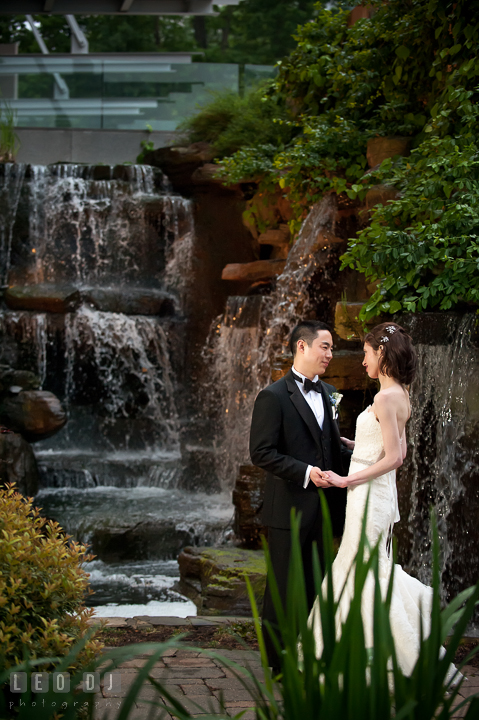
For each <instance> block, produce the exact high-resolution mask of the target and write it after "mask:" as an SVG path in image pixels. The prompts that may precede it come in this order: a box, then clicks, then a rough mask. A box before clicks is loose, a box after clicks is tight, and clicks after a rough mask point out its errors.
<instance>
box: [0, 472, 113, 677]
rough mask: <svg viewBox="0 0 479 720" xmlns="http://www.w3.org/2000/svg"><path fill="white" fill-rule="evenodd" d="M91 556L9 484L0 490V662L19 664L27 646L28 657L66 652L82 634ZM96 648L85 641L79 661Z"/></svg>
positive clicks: (94, 643) (97, 646)
mask: <svg viewBox="0 0 479 720" xmlns="http://www.w3.org/2000/svg"><path fill="white" fill-rule="evenodd" d="M90 557H91V556H88V555H87V554H86V550H85V547H83V546H82V545H79V544H78V543H76V542H73V541H71V540H70V539H69V537H68V536H65V535H63V533H62V531H61V528H60V527H59V525H58V524H57V523H55V522H51V521H47V520H45V518H42V517H41V515H40V511H39V509H38V508H34V507H33V506H32V501H31V499H26V498H24V497H23V496H22V495H20V493H18V492H16V491H15V488H14V486H13V485H9V486H7V487H6V488H1V489H0V667H2V668H9V667H12V666H14V665H16V664H18V663H20V662H21V661H22V659H23V656H24V652H25V650H26V649H27V648H28V652H29V655H30V658H31V659H36V658H42V657H46V656H48V655H54V656H55V655H58V656H66V655H67V654H68V652H69V650H70V648H71V647H72V645H74V644H75V642H76V641H77V640H78V639H79V638H81V637H82V636H83V635H85V633H86V632H87V630H88V618H89V617H90V616H91V612H92V611H91V610H88V609H87V608H86V607H85V605H84V596H85V592H86V588H87V585H88V580H87V578H88V575H87V573H86V572H85V571H84V570H83V569H82V563H83V562H85V561H86V560H88V559H89V558H90ZM100 647H101V646H100V644H99V643H98V642H97V641H95V640H94V639H91V640H89V642H88V643H86V644H85V645H84V647H83V650H82V653H81V655H79V656H78V658H77V659H78V662H86V661H87V660H89V659H90V658H91V657H92V656H94V654H95V653H98V651H99V649H100Z"/></svg>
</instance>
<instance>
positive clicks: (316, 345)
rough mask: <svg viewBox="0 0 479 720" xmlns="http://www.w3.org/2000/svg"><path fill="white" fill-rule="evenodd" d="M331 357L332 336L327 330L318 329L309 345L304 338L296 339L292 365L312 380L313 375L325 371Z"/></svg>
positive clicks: (321, 373)
mask: <svg viewBox="0 0 479 720" xmlns="http://www.w3.org/2000/svg"><path fill="white" fill-rule="evenodd" d="M332 357H333V338H332V337H331V333H330V332H329V331H328V330H318V332H317V334H316V337H315V339H314V340H313V342H312V343H311V345H308V344H307V343H306V342H304V340H299V341H298V351H297V353H296V356H295V358H294V365H295V367H296V369H297V370H299V372H301V373H303V375H306V377H309V378H310V379H311V380H312V379H313V378H314V376H315V375H323V374H324V373H325V372H326V368H327V367H328V365H329V363H330V362H331V359H332ZM299 366H301V367H299ZM301 368H302V369H301Z"/></svg>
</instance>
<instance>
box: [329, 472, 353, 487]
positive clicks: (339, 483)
mask: <svg viewBox="0 0 479 720" xmlns="http://www.w3.org/2000/svg"><path fill="white" fill-rule="evenodd" d="M326 475H327V476H328V481H329V482H330V483H331V485H334V487H339V488H345V487H347V486H348V478H347V477H341V475H338V474H337V473H335V472H333V471H332V470H328V471H327V473H326Z"/></svg>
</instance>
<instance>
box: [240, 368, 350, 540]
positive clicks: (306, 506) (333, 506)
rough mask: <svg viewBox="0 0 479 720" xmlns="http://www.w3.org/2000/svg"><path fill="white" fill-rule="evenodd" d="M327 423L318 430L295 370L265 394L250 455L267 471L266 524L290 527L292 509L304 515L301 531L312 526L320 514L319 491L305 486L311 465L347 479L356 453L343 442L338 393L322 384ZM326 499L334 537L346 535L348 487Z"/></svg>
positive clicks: (260, 400)
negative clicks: (334, 402)
mask: <svg viewBox="0 0 479 720" xmlns="http://www.w3.org/2000/svg"><path fill="white" fill-rule="evenodd" d="M321 386H322V397H323V404H324V424H323V428H322V430H321V428H320V427H319V425H318V423H317V421H316V418H315V416H314V413H313V411H312V410H311V408H310V407H309V405H308V403H307V402H306V400H305V399H304V396H303V394H302V392H301V391H300V389H299V387H298V385H297V384H296V381H295V380H294V378H293V375H292V373H291V371H289V372H288V373H287V374H286V375H285V377H283V378H281V379H280V380H277V381H276V382H275V383H273V384H272V385H270V386H269V387H267V388H265V389H264V390H262V391H261V392H260V393H259V395H258V397H257V398H256V402H255V405H254V410H253V418H252V422H251V435H250V453H251V459H252V461H253V464H254V465H257V466H258V467H261V468H263V469H264V470H266V471H267V476H266V486H265V495H264V503H263V524H264V525H267V526H270V527H276V528H284V529H289V528H290V513H291V508H292V507H295V508H296V510H297V511H300V512H301V527H302V528H307V527H309V526H311V525H312V524H313V523H314V522H315V520H316V517H317V514H318V513H319V512H320V511H321V504H320V500H319V495H318V489H317V487H316V486H315V485H314V483H312V482H311V481H310V482H309V484H308V486H307V488H303V483H304V477H305V474H306V469H307V467H308V465H313V466H318V467H320V468H321V470H334V471H335V472H337V473H338V474H339V475H346V474H347V472H348V468H349V459H350V457H351V453H350V451H349V450H347V449H346V448H345V446H344V445H343V444H342V443H341V440H340V437H339V427H338V424H337V421H336V420H333V414H332V406H331V401H330V399H329V395H331V393H333V392H336V389H335V388H334V387H333V386H332V385H329V384H328V383H325V382H322V383H321ZM325 497H326V499H327V501H328V506H329V511H330V513H331V519H332V522H333V532H334V535H336V536H338V535H341V534H342V530H343V525H344V515H345V508H346V489H342V488H327V489H325Z"/></svg>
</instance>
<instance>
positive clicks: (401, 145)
mask: <svg viewBox="0 0 479 720" xmlns="http://www.w3.org/2000/svg"><path fill="white" fill-rule="evenodd" d="M410 144H411V138H408V137H375V138H371V139H370V140H368V144H367V149H366V157H367V160H368V165H369V167H370V168H373V167H376V165H381V163H382V161H383V160H386V158H391V157H394V156H395V155H409V146H410Z"/></svg>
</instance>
